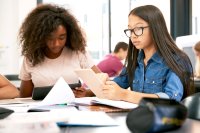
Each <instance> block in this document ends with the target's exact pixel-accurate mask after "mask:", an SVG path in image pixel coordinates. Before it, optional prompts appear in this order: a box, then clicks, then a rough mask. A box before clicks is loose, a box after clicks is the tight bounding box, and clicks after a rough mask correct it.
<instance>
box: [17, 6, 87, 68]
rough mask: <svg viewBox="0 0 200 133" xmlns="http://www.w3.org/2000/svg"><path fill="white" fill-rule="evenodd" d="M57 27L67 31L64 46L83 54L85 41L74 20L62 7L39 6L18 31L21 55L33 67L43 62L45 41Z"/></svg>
mask: <svg viewBox="0 0 200 133" xmlns="http://www.w3.org/2000/svg"><path fill="white" fill-rule="evenodd" d="M59 25H62V26H64V27H65V28H66V30H67V41H66V44H65V46H66V47H68V48H69V49H71V50H72V51H76V52H77V51H81V52H83V53H84V52H85V46H86V40H85V38H84V35H83V32H82V30H81V28H80V26H79V25H78V22H77V20H76V18H75V17H74V16H73V15H72V14H70V12H69V11H68V10H66V9H65V8H63V7H59V6H57V5H52V4H41V5H39V6H37V7H36V8H35V9H34V10H32V11H31V12H30V13H29V15H28V16H27V17H26V19H25V20H24V22H23V24H22V26H21V28H20V31H19V39H20V43H21V47H22V55H24V56H25V57H26V58H27V59H28V60H29V61H30V62H31V63H32V65H33V66H35V65H36V64H39V63H41V62H42V61H43V60H44V56H45V55H44V49H45V48H46V42H45V39H46V38H47V37H48V36H49V35H50V33H52V32H53V31H54V30H56V29H57V27H58V26H59Z"/></svg>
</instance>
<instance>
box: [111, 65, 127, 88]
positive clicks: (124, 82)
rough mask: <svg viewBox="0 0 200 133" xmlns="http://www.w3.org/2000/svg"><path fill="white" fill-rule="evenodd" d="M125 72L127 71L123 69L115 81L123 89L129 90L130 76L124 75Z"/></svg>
mask: <svg viewBox="0 0 200 133" xmlns="http://www.w3.org/2000/svg"><path fill="white" fill-rule="evenodd" d="M125 71H126V69H125V68H123V69H122V72H121V74H120V75H119V76H116V77H115V78H114V79H113V81H114V82H116V83H117V84H118V85H119V86H120V87H121V88H123V89H127V88H128V87H129V84H128V76H127V75H126V74H124V73H125Z"/></svg>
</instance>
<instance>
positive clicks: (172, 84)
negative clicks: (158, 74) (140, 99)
mask: <svg viewBox="0 0 200 133" xmlns="http://www.w3.org/2000/svg"><path fill="white" fill-rule="evenodd" d="M183 91H184V89H183V84H182V82H181V80H180V78H179V77H178V76H177V75H176V74H175V73H174V72H172V71H170V72H169V73H168V75H167V78H166V85H165V87H164V93H162V92H161V93H156V94H157V95H158V96H159V97H161V98H167V95H168V97H169V98H170V99H174V100H176V101H180V100H181V99H182V97H183ZM165 94H167V95H165Z"/></svg>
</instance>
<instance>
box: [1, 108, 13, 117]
mask: <svg viewBox="0 0 200 133" xmlns="http://www.w3.org/2000/svg"><path fill="white" fill-rule="evenodd" d="M13 112H14V111H13V110H10V109H7V108H2V107H0V119H4V118H6V117H7V116H9V115H10V114H12V113H13Z"/></svg>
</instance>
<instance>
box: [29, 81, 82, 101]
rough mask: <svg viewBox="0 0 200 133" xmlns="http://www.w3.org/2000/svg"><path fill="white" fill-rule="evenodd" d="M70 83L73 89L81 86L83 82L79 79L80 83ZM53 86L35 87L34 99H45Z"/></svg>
mask: <svg viewBox="0 0 200 133" xmlns="http://www.w3.org/2000/svg"><path fill="white" fill-rule="evenodd" d="M68 85H69V87H70V88H71V89H74V88H76V87H81V82H80V81H79V82H78V83H74V84H68ZM52 88H53V86H42V87H35V88H33V92H32V99H33V100H43V99H44V98H45V97H46V95H47V94H48V93H49V92H50V90H51V89H52Z"/></svg>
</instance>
